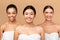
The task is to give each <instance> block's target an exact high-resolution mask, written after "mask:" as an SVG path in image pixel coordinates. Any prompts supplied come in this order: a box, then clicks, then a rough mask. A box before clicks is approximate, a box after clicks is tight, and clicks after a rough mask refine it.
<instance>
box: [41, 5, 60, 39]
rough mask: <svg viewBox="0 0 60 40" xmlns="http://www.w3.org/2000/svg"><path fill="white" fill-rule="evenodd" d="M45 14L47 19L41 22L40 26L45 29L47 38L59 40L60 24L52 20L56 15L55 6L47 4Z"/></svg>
mask: <svg viewBox="0 0 60 40" xmlns="http://www.w3.org/2000/svg"><path fill="white" fill-rule="evenodd" d="M43 15H44V17H45V21H44V22H43V23H42V24H40V26H42V27H43V29H44V31H45V40H58V39H59V33H60V29H59V28H60V26H59V25H57V24H56V23H54V22H53V21H52V17H53V16H54V9H53V7H52V6H50V5H47V6H45V7H44V10H43Z"/></svg>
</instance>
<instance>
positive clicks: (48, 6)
mask: <svg viewBox="0 0 60 40" xmlns="http://www.w3.org/2000/svg"><path fill="white" fill-rule="evenodd" d="M47 8H50V9H52V10H53V12H54V8H53V7H52V6H50V5H47V6H45V7H44V9H43V12H44V11H45V10H46V9H47Z"/></svg>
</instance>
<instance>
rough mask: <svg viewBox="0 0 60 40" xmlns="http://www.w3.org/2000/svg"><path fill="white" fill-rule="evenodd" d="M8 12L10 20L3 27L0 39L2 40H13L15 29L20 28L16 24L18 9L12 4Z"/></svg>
mask: <svg viewBox="0 0 60 40" xmlns="http://www.w3.org/2000/svg"><path fill="white" fill-rule="evenodd" d="M6 12H7V16H8V18H9V20H8V22H6V23H5V24H3V25H2V26H1V30H0V38H1V39H2V40H13V38H14V30H15V27H16V26H18V23H17V22H16V16H17V8H16V6H15V5H14V4H10V5H8V6H7V8H6ZM1 39H0V40H1Z"/></svg>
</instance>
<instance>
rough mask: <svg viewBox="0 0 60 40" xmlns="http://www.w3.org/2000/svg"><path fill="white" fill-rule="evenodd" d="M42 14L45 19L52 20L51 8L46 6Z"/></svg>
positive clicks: (52, 12)
mask: <svg viewBox="0 0 60 40" xmlns="http://www.w3.org/2000/svg"><path fill="white" fill-rule="evenodd" d="M43 14H44V16H45V20H48V21H50V20H52V17H53V15H54V11H53V10H52V9H51V8H47V9H46V10H45V11H44V13H43Z"/></svg>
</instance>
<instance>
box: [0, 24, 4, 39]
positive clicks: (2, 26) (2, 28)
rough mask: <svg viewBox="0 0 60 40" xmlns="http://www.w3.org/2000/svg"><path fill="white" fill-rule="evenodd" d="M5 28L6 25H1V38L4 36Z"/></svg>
mask: <svg viewBox="0 0 60 40" xmlns="http://www.w3.org/2000/svg"><path fill="white" fill-rule="evenodd" d="M4 28H5V25H1V26H0V40H1V38H2V34H3V31H4Z"/></svg>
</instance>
